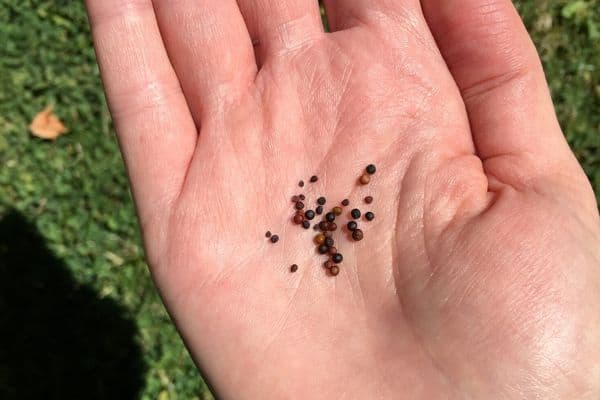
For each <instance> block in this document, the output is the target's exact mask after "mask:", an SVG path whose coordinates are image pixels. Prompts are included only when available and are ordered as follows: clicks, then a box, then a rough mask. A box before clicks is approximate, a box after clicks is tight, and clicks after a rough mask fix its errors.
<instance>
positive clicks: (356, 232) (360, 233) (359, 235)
mask: <svg viewBox="0 0 600 400" xmlns="http://www.w3.org/2000/svg"><path fill="white" fill-rule="evenodd" d="M352 239H354V240H355V241H357V242H358V241H359V240H362V239H363V231H361V230H360V229H358V228H357V229H355V230H354V231H353V232H352Z"/></svg>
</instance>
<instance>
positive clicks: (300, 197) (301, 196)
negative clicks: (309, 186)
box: [298, 194, 306, 201]
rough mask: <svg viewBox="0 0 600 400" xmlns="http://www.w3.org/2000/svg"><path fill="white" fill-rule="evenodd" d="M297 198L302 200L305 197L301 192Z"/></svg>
mask: <svg viewBox="0 0 600 400" xmlns="http://www.w3.org/2000/svg"><path fill="white" fill-rule="evenodd" d="M298 198H299V199H300V200H303V201H304V200H306V197H305V196H304V195H303V194H301V195H300V196H298Z"/></svg>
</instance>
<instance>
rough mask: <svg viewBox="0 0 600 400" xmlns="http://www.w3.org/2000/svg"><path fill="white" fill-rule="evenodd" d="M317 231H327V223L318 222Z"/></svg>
mask: <svg viewBox="0 0 600 400" xmlns="http://www.w3.org/2000/svg"><path fill="white" fill-rule="evenodd" d="M319 229H320V230H322V231H327V230H329V222H327V221H321V222H319Z"/></svg>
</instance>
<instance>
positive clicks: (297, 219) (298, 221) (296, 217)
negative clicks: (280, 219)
mask: <svg viewBox="0 0 600 400" xmlns="http://www.w3.org/2000/svg"><path fill="white" fill-rule="evenodd" d="M302 222H304V215H302V214H296V215H294V223H295V224H301V223H302Z"/></svg>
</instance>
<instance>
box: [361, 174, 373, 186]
mask: <svg viewBox="0 0 600 400" xmlns="http://www.w3.org/2000/svg"><path fill="white" fill-rule="evenodd" d="M359 180H360V183H361V185H367V184H369V182H371V175H369V174H362V176H361V177H360V179H359Z"/></svg>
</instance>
